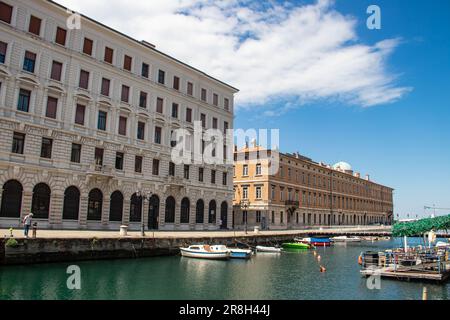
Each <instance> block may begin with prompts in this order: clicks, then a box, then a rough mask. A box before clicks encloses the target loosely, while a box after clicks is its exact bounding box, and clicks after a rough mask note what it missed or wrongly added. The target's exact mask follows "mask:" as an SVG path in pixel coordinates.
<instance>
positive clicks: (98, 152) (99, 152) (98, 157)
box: [95, 148, 103, 166]
mask: <svg viewBox="0 0 450 320" xmlns="http://www.w3.org/2000/svg"><path fill="white" fill-rule="evenodd" d="M95 165H96V166H103V149H102V148H95Z"/></svg>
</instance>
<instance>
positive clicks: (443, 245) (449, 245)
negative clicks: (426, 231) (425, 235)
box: [436, 241, 450, 248]
mask: <svg viewBox="0 0 450 320" xmlns="http://www.w3.org/2000/svg"><path fill="white" fill-rule="evenodd" d="M436 247H437V248H450V243H448V242H444V241H438V242H436Z"/></svg>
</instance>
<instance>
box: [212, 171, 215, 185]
mask: <svg viewBox="0 0 450 320" xmlns="http://www.w3.org/2000/svg"><path fill="white" fill-rule="evenodd" d="M211 183H212V184H216V170H211Z"/></svg>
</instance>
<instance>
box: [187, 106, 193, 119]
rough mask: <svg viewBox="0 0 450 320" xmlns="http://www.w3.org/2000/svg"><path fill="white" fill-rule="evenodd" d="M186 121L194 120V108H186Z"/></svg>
mask: <svg viewBox="0 0 450 320" xmlns="http://www.w3.org/2000/svg"><path fill="white" fill-rule="evenodd" d="M186 121H187V122H192V109H191V108H187V109H186Z"/></svg>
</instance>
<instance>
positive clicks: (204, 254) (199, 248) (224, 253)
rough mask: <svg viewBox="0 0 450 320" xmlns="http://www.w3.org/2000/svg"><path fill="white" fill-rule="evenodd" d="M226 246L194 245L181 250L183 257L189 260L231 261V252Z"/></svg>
mask: <svg viewBox="0 0 450 320" xmlns="http://www.w3.org/2000/svg"><path fill="white" fill-rule="evenodd" d="M224 247H225V246H221V245H215V246H210V245H207V244H198V245H192V246H189V247H187V248H180V251H181V255H182V256H183V257H189V258H199V259H216V260H217V259H219V260H224V259H229V258H230V256H231V253H230V250H228V249H227V248H226V247H225V248H224Z"/></svg>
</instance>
